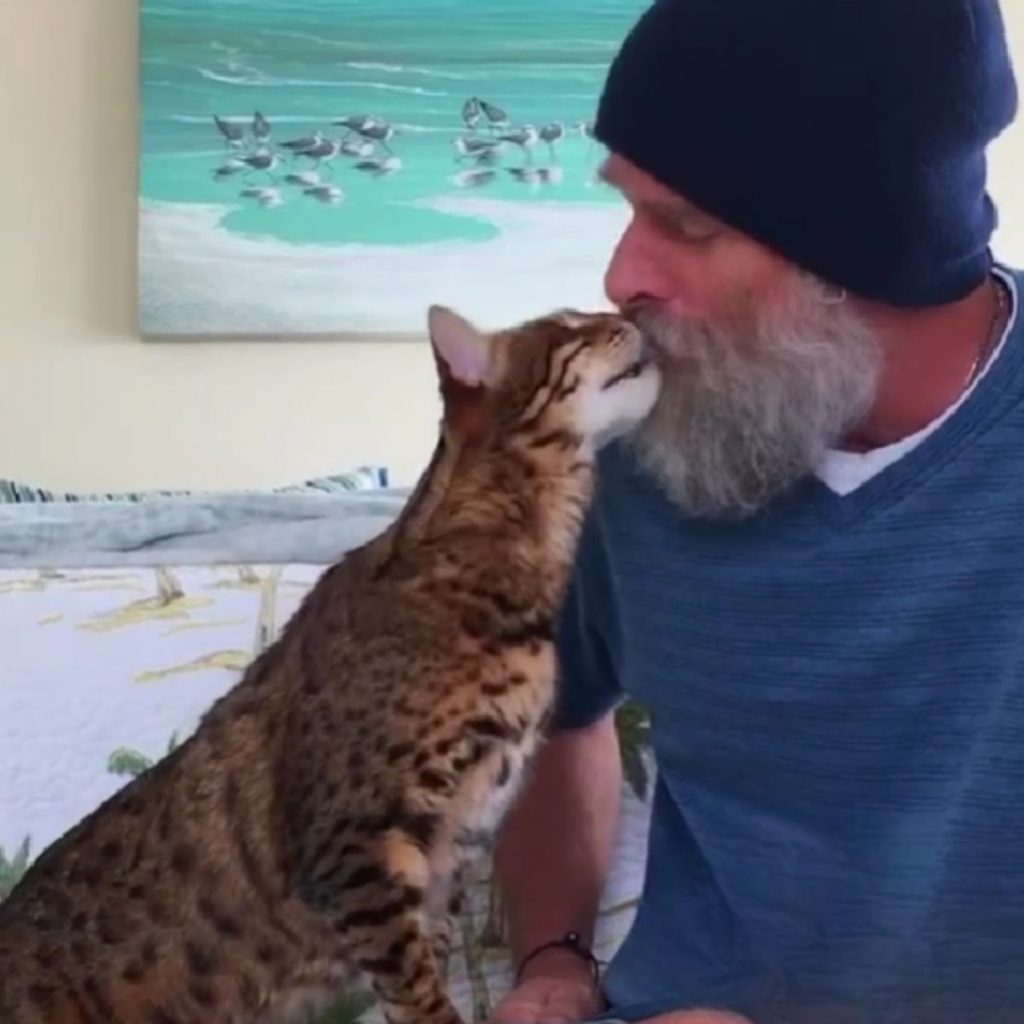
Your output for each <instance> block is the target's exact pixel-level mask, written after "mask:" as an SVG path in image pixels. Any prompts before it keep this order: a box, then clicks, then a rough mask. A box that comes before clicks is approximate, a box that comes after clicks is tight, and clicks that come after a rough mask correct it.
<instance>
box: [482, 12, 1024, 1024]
mask: <svg viewBox="0 0 1024 1024" xmlns="http://www.w3.org/2000/svg"><path fill="white" fill-rule="evenodd" d="M1016 107H1017V94H1016V87H1015V82H1014V76H1013V72H1012V68H1011V62H1010V59H1009V56H1008V52H1007V45H1006V37H1005V30H1004V26H1003V23H1002V18H1001V14H1000V11H999V8H998V5H997V3H996V2H995V0H656V2H655V3H653V5H652V6H651V7H650V8H649V9H648V10H647V11H646V12H645V13H644V14H643V15H642V17H641V18H640V20H639V21H638V23H637V24H636V26H635V27H634V29H633V30H632V32H631V33H630V35H629V36H628V38H627V39H626V41H625V43H624V45H623V46H622V48H621V50H620V52H619V54H618V55H617V57H616V59H615V60H614V62H613V64H612V67H611V69H610V72H609V76H608V79H607V82H606V84H605V88H604V90H603V94H602V97H601V103H600V107H599V113H598V117H597V122H596V135H597V137H598V139H599V140H600V141H601V142H602V143H604V144H605V145H606V146H607V149H608V152H609V156H608V159H607V161H606V163H605V164H604V167H603V175H604V177H605V179H606V180H607V181H608V182H609V183H610V184H611V185H612V186H614V187H615V188H617V189H618V190H619V191H620V192H621V193H622V195H623V196H624V197H625V200H626V201H627V202H628V204H629V207H630V211H631V219H630V221H629V224H628V227H627V228H626V230H625V233H624V234H623V236H622V238H621V241H620V242H619V244H618V246H617V248H616V251H615V253H614V255H613V256H612V259H611V262H610V265H609V267H608V270H607V275H606V290H607V294H608V296H609V298H610V299H611V300H612V302H614V303H615V304H616V305H617V306H618V307H619V308H621V309H622V310H624V311H626V312H627V313H628V314H629V315H630V316H631V317H634V318H635V319H636V321H637V322H638V323H639V324H640V325H641V326H642V327H643V328H644V330H645V331H646V333H647V334H648V336H649V338H650V340H651V343H652V346H653V347H654V349H655V350H656V351H657V353H658V358H659V360H660V362H661V364H662V367H663V371H664V373H663V376H664V384H663V390H662V394H661V397H660V399H659V402H658V404H657V406H656V408H655V410H654V412H653V413H652V415H651V416H650V417H649V419H648V420H647V421H646V422H645V424H643V426H642V427H641V429H639V430H638V431H636V432H635V433H634V435H633V436H631V437H630V438H628V439H620V441H618V442H616V443H615V444H613V445H612V446H610V447H609V448H608V449H606V450H605V451H604V453H603V455H602V461H601V466H600V470H601V474H600V484H599V493H598V496H597V500H596V503H595V506H594V510H593V514H592V515H591V516H590V518H589V521H588V523H587V529H586V534H585V541H584V544H583V547H582V550H581V553H580V558H579V563H578V569H577V573H576V576H575V581H574V584H573V587H572V591H571V594H570V597H569V600H568V603H567V606H566V612H565V619H564V623H563V626H562V630H561V637H560V643H561V659H562V663H563V675H564V679H563V693H562V700H561V704H560V707H559V712H558V715H557V718H556V722H555V728H554V730H553V733H552V737H551V740H550V742H549V744H548V745H547V746H546V748H545V749H544V751H543V752H542V755H541V757H540V760H539V762H538V764H537V767H536V770H535V772H534V773H533V776H532V779H531V781H530V783H529V785H528V787H527V789H526V791H525V793H524V795H523V798H522V799H521V801H520V802H519V803H518V805H517V807H516V808H515V810H514V813H513V815H512V817H511V818H510V819H509V821H508V824H507V827H506V829H505V830H504V834H503V836H502V839H501V843H500V847H499V850H498V858H497V859H498V865H499V870H500V874H501V877H502V880H503V883H504V886H505V888H506V891H507V894H508V897H509V900H510V920H511V929H512V938H513V945H514V950H515V953H516V955H517V957H518V960H519V963H520V964H521V971H520V976H519V983H518V985H517V986H516V988H515V989H514V990H513V991H512V992H511V993H510V994H509V996H508V997H507V998H506V999H505V1000H504V1002H503V1003H502V1004H501V1005H500V1006H499V1007H498V1009H497V1011H496V1018H497V1019H499V1020H501V1021H508V1022H516V1024H534V1022H538V1024H557V1022H561V1021H577V1020H582V1019H585V1018H590V1017H595V1016H603V1017H604V1018H606V1019H612V1018H617V1019H622V1020H628V1021H649V1020H652V1019H657V1021H658V1024H711V1022H717V1021H721V1022H725V1021H736V1020H739V1019H741V1017H742V1018H743V1019H746V1020H750V1021H754V1022H755V1024H783V1022H785V1024H840V1022H843V1024H846V1022H851V1024H852V1022H858V1024H859V1022H863V1024H996V1022H1011V1021H1013V1022H1020V1021H1024V543H1022V540H1024V326H1022V325H1021V320H1020V317H1019V316H1018V312H1017V310H1018V305H1017V303H1018V295H1019V291H1020V287H1021V285H1022V283H1024V278H1022V277H1021V276H1020V275H1019V274H1016V273H1014V272H1012V271H1011V270H1009V269H1007V268H1006V267H1004V266H1003V265H1001V264H999V263H997V262H996V260H995V259H994V257H993V255H992V253H991V247H990V243H991V236H992V232H993V229H994V226H995V211H994V204H993V202H992V201H991V199H990V197H989V195H988V194H987V191H986V173H985V171H986V158H985V153H986V149H987V146H988V145H989V143H990V142H991V141H992V140H993V139H994V138H996V137H997V136H998V135H999V134H1000V133H1001V132H1002V130H1003V129H1004V128H1005V127H1006V126H1007V125H1008V124H1010V123H1011V121H1012V120H1013V118H1014V116H1015V115H1016ZM625 695H631V696H633V697H634V698H636V699H637V700H638V701H639V702H640V703H641V704H643V705H644V706H646V708H647V709H648V710H649V712H650V714H651V721H652V730H653V733H652V735H653V751H654V756H655V757H656V761H657V769H658V771H657V781H656V787H655V790H654V793H653V798H652V807H651V815H652V817H651V832H650V839H649V850H648V863H647V873H646V878H645V883H644V889H643V895H642V899H641V902H640V906H639V909H638V912H637V915H636V918H635V922H634V924H633V926H632V928H631V930H630V932H629V934H628V936H627V938H626V940H625V942H624V944H623V945H622V947H621V948H620V949H619V950H618V952H617V954H616V956H615V957H614V959H613V961H612V963H611V964H610V966H609V968H608V970H607V971H606V972H605V974H604V975H603V977H600V978H598V977H597V976H596V974H595V972H594V971H593V962H592V961H591V959H590V954H589V943H590V941H591V938H592V935H593V931H594V924H595V910H596V907H597V901H598V897H599V894H600V891H601V888H602V884H603V880H604V877H605V873H606V871H607V868H608V864H609V859H610V855H611V849H612V841H613V836H614V834H615V827H616V807H617V801H618V796H619V792H620V784H621V776H620V768H619V758H618V754H617V749H616V734H615V730H614V727H613V718H612V713H613V710H614V708H615V707H616V706H617V704H618V702H619V701H620V700H621V699H622V698H623V697H624V696H625ZM737 1015H740V1016H737Z"/></svg>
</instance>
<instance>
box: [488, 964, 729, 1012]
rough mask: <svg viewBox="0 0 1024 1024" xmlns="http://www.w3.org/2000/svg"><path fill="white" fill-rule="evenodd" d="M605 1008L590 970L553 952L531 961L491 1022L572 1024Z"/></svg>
mask: <svg viewBox="0 0 1024 1024" xmlns="http://www.w3.org/2000/svg"><path fill="white" fill-rule="evenodd" d="M604 1007H605V1003H604V998H603V996H602V995H601V990H600V989H599V988H598V986H597V983H596V982H595V981H594V976H593V974H592V973H591V972H590V968H589V966H588V965H587V964H585V963H583V962H582V961H581V960H580V959H579V958H578V957H577V956H576V955H575V954H573V953H568V952H566V951H564V950H558V949H552V950H548V951H545V952H544V953H542V954H541V955H540V956H538V957H535V958H534V959H533V960H531V962H530V963H529V964H528V965H527V967H526V970H525V971H524V972H523V978H522V980H521V981H520V982H519V984H518V985H517V986H516V987H515V988H514V989H512V991H511V992H509V994H508V995H507V996H505V998H504V999H502V1001H501V1002H500V1003H499V1004H498V1005H497V1006H496V1007H495V1009H494V1013H493V1014H492V1017H491V1020H492V1021H493V1024H575V1022H576V1021H581V1020H587V1019H589V1018H591V1017H594V1016H596V1015H597V1014H599V1013H601V1012H602V1011H603V1010H604ZM684 1024H685V1022H684ZM712 1024H713V1022H712Z"/></svg>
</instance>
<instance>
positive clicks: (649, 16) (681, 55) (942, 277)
mask: <svg viewBox="0 0 1024 1024" xmlns="http://www.w3.org/2000/svg"><path fill="white" fill-rule="evenodd" d="M1016 109H1017V89H1016V83H1015V81H1014V76H1013V70H1012V67H1011V63H1010V58H1009V54H1008V53H1007V46H1006V37H1005V31H1004V27H1003V21H1002V16H1001V14H1000V11H999V7H998V2H997V0H655V2H654V3H653V5H652V6H651V7H650V8H648V9H647V11H646V12H645V13H644V14H643V15H642V17H641V18H640V20H639V22H638V23H637V24H636V26H635V27H634V28H633V30H632V32H631V33H630V34H629V36H628V37H627V39H626V41H625V43H624V44H623V46H622V48H621V50H620V52H619V53H618V55H617V56H616V58H615V60H614V61H613V62H612V66H611V69H610V71H609V75H608V79H607V81H606V83H605V87H604V90H603V93H602V96H601V101H600V104H599V108H598V114H597V120H596V124H595V134H596V136H597V138H598V139H599V140H600V141H601V142H602V143H603V144H604V145H605V146H607V147H608V148H609V149H610V150H612V151H614V152H616V153H619V154H621V155H622V156H624V157H626V158H627V159H628V160H630V161H631V162H632V163H634V164H636V165H637V166H638V167H640V168H642V169H643V170H644V171H646V172H647V173H648V174H650V175H651V176H652V177H654V178H655V179H657V180H658V181H660V182H661V183H662V184H663V185H665V186H667V187H669V188H671V189H672V190H673V191H675V192H677V193H679V194H680V195H682V196H684V197H685V198H686V199H688V200H690V201H691V202H693V203H695V204H696V205H697V206H700V207H702V208H704V209H705V210H706V211H707V212H708V213H710V214H712V215H714V216H716V217H717V218H718V219H720V220H722V221H723V222H725V223H727V224H729V225H731V226H733V227H734V228H736V229H738V230H740V231H742V232H744V233H746V234H748V235H750V236H751V237H753V238H755V239H757V240H759V241H760V242H762V243H763V244H765V245H767V246H769V247H771V248H773V249H774V250H776V251H777V252H779V253H781V254H782V255H783V256H785V257H787V258H788V259H789V260H791V261H792V262H794V263H796V264H798V265H800V266H802V267H804V268H805V269H806V270H808V271H810V272H812V273H815V274H817V275H818V276H820V277H821V278H823V279H824V280H826V281H829V282H831V283H833V284H836V285H841V286H843V287H845V288H847V289H849V291H850V292H852V293H854V294H857V295H860V296H863V297H865V298H871V299H876V300H880V301H883V302H887V303H890V304H894V305H899V306H908V307H913V306H926V305H932V304H939V303H943V302H949V301H953V300H956V299H958V298H961V297H963V296H964V295H965V294H967V293H968V292H970V291H971V290H972V289H973V288H975V287H976V286H977V285H979V284H980V283H982V281H983V280H984V278H985V275H986V274H987V273H988V271H989V269H990V266H991V254H990V252H989V242H990V238H991V234H992V231H993V229H994V227H995V220H996V217H995V209H994V207H993V204H992V201H991V199H990V198H989V196H988V194H987V192H986V180H985V179H986V160H985V147H986V146H987V144H988V143H989V142H990V141H991V140H992V139H994V138H995V137H996V136H997V135H998V134H999V133H1000V132H1001V131H1002V130H1003V129H1004V128H1005V127H1006V126H1007V125H1008V124H1009V123H1010V122H1011V121H1012V120H1013V118H1014V116H1015V114H1016Z"/></svg>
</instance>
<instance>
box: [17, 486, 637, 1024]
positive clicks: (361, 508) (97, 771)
mask: <svg viewBox="0 0 1024 1024" xmlns="http://www.w3.org/2000/svg"><path fill="white" fill-rule="evenodd" d="M330 479H331V480H332V481H334V482H335V483H336V484H337V485H336V486H335V485H332V486H325V485H324V484H323V483H322V482H320V483H317V482H311V483H310V484H307V485H302V486H298V487H294V488H284V489H282V490H281V491H278V492H248V493H246V492H235V493H230V494H174V493H165V494H149V495H88V496H75V495H53V494H48V493H47V492H43V491H40V490H38V489H37V488H31V487H25V486H23V485H18V486H15V485H11V484H9V483H8V484H6V485H3V484H0V644H2V649H3V651H4V652H5V657H4V659H3V667H2V669H0V671H2V678H0V750H2V751H3V756H2V757H0V899H3V898H4V896H5V895H6V894H7V892H9V890H10V888H11V886H12V885H13V884H14V883H15V881H16V880H17V878H18V877H20V875H21V874H22V873H23V871H24V869H25V868H26V867H27V865H28V864H29V863H31V861H32V860H33V858H34V857H35V856H37V855H38V853H39V852H40V851H41V850H43V849H44V848H45V847H46V846H47V845H48V844H49V843H51V842H52V841H53V840H55V839H56V838H57V837H58V836H59V835H61V834H62V832H63V831H64V830H66V829H67V828H68V827H70V826H71V825H72V824H74V823H75V822H76V821H78V820H79V819H80V818H81V817H83V816H84V815H86V814H87V813H89V811H91V810H92V809H93V808H94V807H96V806H97V805H98V804H99V803H100V802H101V801H103V800H105V799H106V798H107V797H109V796H110V795H111V794H112V793H114V792H115V791H116V790H117V789H118V788H119V787H121V786H123V785H124V784H125V783H126V782H127V781H128V779H130V778H131V777H132V776H134V775H137V774H139V773H140V772H142V771H145V770H146V769H147V768H148V767H149V766H150V765H152V764H153V763H154V762H155V761H157V760H159V759H160V758H161V757H163V756H164V755H165V754H166V753H167V752H168V751H169V750H170V749H171V748H172V747H173V746H174V745H175V744H177V743H180V742H181V741H182V740H183V739H185V738H186V737H187V736H188V735H189V734H190V732H191V731H192V730H193V729H194V728H195V726H196V724H197V722H198V720H199V717H200V716H201V715H202V713H203V712H204V711H205V709H206V708H207V707H209V705H210V704H211V703H212V702H213V701H214V700H215V699H216V698H217V697H218V696H220V695H221V694H222V693H224V692H225V691H226V690H227V689H228V688H229V687H230V686H232V685H233V683H234V682H235V681H237V679H238V678H239V677H240V674H241V672H242V671H243V670H244V668H245V666H246V665H247V664H248V663H249V662H250V661H251V659H252V658H253V657H254V656H255V655H256V654H257V653H258V652H259V651H260V650H261V649H262V648H263V647H264V646H265V645H266V644H267V643H268V642H269V641H270V640H271V639H272V638H273V637H274V636H275V634H276V632H277V630H279V629H280V627H281V625H282V624H283V623H284V622H285V621H286V620H287V618H288V617H289V616H290V615H291V613H292V612H293V610H294V609H295V608H296V606H297V604H298V602H299V601H300V600H301V599H302V597H303V595H304V594H305V593H306V591H307V590H308V589H309V588H310V586H312V584H313V583H314V582H315V580H316V579H317V577H318V576H319V575H320V573H321V572H323V570H324V568H325V567H326V566H327V565H329V564H330V563H331V562H332V561H333V560H334V559H336V558H337V557H338V556H339V555H340V554H341V553H343V552H344V551H345V550H348V549H349V548H351V547H353V546H354V545H356V544H359V543H362V542H363V541H364V540H366V539H369V538H370V537H372V536H374V535H375V534H376V533H378V532H380V530H382V529H383V528H384V527H385V526H386V525H387V524H388V523H389V522H390V521H391V520H392V519H393V518H394V516H395V515H397V513H398V511H399V510H400V509H401V507H402V505H403V503H404V501H405V500H406V498H407V497H408V493H407V492H406V491H405V490H403V489H399V488H391V487H389V486H388V485H387V478H386V474H385V473H383V472H368V471H365V470H363V471H358V472H354V473H353V474H348V475H345V474H342V475H341V476H339V477H335V478H330ZM629 714H630V712H629V710H628V709H626V710H625V711H624V717H623V719H622V727H623V729H624V730H626V731H627V732H628V735H626V733H625V732H624V736H625V739H626V755H625V756H626V757H627V759H628V764H627V768H628V781H627V783H626V784H625V786H624V794H623V797H624V803H623V815H622V819H621V827H620V832H619V837H618V846H617V851H616V857H615V862H614V869H613V872H612V875H611V878H610V879H609V884H608V887H607V890H606V892H605V895H604V900H603V902H602V908H601V918H600V926H599V934H598V941H597V950H596V951H597V953H598V956H599V958H602V959H606V958H607V957H608V956H610V954H611V953H612V952H613V951H614V949H615V947H616V946H617V945H618V943H619V942H620V941H621V939H622V937H623V936H624V934H625V931H626V929H627V928H628V927H629V924H630V922H631V920H632V915H633V909H634V907H635V904H636V901H637V898H638V896H639V893H640V889H641V885H642V877H643V865H644V859H645V851H646V832H647V805H646V803H645V801H644V799H643V798H642V796H643V776H644V771H645V757H644V754H643V751H642V749H638V743H640V741H639V739H638V737H639V736H640V735H641V734H642V730H643V724H642V721H640V720H638V719H636V718H635V717H632V718H631V717H629ZM509 981H510V977H509V957H508V952H507V949H506V947H505V945H504V935H503V921H502V911H501V906H500V899H499V898H498V896H497V894H496V892H495V888H494V886H493V885H492V883H491V879H490V877H489V871H488V870H487V869H486V866H485V869H484V870H483V871H482V872H481V874H480V877H479V878H478V879H477V881H476V882H475V884H474V890H473V898H472V899H471V900H470V901H469V906H468V908H467V911H466V913H465V914H464V915H463V918H462V920H461V921H460V929H459V934H458V935H457V939H456V945H455V949H454V955H453V957H452V963H451V968H450V975H449V984H450V990H451V992H452V994H453V997H454V998H455V1000H456V1002H457V1004H458V1005H459V1007H460V1009H461V1010H462V1012H463V1013H464V1014H465V1016H466V1018H467V1019H473V1020H483V1019H485V1018H486V1017H487V1016H488V1014H489V1012H490V1010H491V1008H492V1007H493V1005H494V1002H495V1000H496V998H498V997H499V996H500V994H501V993H502V992H503V991H504V990H505V989H506V987H507V985H508V984H509ZM358 1017H361V1018H362V1019H364V1020H367V1021H375V1020H380V1019H381V1018H380V1014H379V1012H378V1009H377V1008H376V1007H375V1006H374V1005H373V1004H372V1001H371V1000H370V999H369V998H367V997H365V996H364V995H362V994H356V995H355V996H353V997H352V998H351V999H349V1000H348V1001H346V1002H345V1003H343V1004H342V1005H340V1006H339V1008H338V1009H337V1011H335V1012H334V1013H333V1014H332V1015H330V1016H329V1017H328V1018H325V1021H326V1020H328V1019H330V1020H335V1021H337V1020H352V1019H355V1018H358Z"/></svg>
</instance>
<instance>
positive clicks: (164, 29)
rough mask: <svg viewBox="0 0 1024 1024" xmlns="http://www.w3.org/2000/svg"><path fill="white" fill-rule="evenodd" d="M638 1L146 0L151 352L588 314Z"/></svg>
mask: <svg viewBox="0 0 1024 1024" xmlns="http://www.w3.org/2000/svg"><path fill="white" fill-rule="evenodd" d="M646 3H647V0H558V2H557V3H556V2H552V0H390V2H389V3H387V4H382V3H380V2H379V0H141V5H142V6H141V14H142V29H141V33H142V34H141V42H142V51H141V61H142V68H141V88H142V126H141V167H140V235H139V250H140V251H139V260H140V310H139V314H140V326H141V330H142V332H143V333H144V334H145V335H155V336H186V337H187V336H196V335H218V336H223V335H232V334H244V335H247V336H252V335H254V334H255V335H259V334H268V335H280V334H288V335H324V334H327V335H339V334H340V335H348V334H352V335H377V336H379V335H394V334H398V335H403V334H410V333H411V334H416V333H422V331H423V329H424V325H425V313H426V307H427V305H429V304H430V303H432V302H446V303H450V304H451V305H453V306H455V307H456V308H458V309H460V310H461V311H462V312H464V313H466V314H467V315H470V316H472V317H474V318H475V319H476V320H477V321H478V322H480V323H481V325H482V326H501V325H503V324H507V323H510V322H512V321H516V320H518V319H521V318H524V317H527V316H531V315H535V314H539V313H542V312H544V311H546V310H547V309H550V308H553V307H555V306H564V305H576V306H580V307H589V308H595V307H603V306H605V305H606V302H605V299H604V296H603V293H602V283H601V278H602V274H603V271H604V267H605V264H606V261H607V257H608V255H609V254H610V252H611V249H612V247H613V246H614V244H615V241H616V239H617V237H618V235H619V233H620V232H621V230H622V228H623V227H624V225H625V221H626V210H625V204H624V203H623V202H622V200H621V198H620V197H618V196H617V194H615V193H614V192H613V190H612V189H610V188H609V187H608V186H607V185H605V184H603V183H602V182H601V181H600V180H599V179H598V177H597V170H598V168H599V166H600V162H601V160H602V158H603V153H602V148H601V146H600V144H599V143H597V142H596V140H595V139H594V138H593V135H592V125H593V118H594V114H595V111H596V107H597V102H598V98H599V95H600V90H601V86H602V83H603V80H604V76H605V74H606V72H607V69H608V65H609V63H610V62H611V60H612V58H613V56H614V54H615V51H616V49H617V47H618V45H619V44H620V43H621V41H622V39H623V37H624V35H625V34H626V32H627V31H628V29H629V27H630V25H631V24H632V23H633V21H634V20H635V19H636V18H637V16H638V15H639V14H640V13H641V12H642V10H643V8H644V7H645V6H646Z"/></svg>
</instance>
